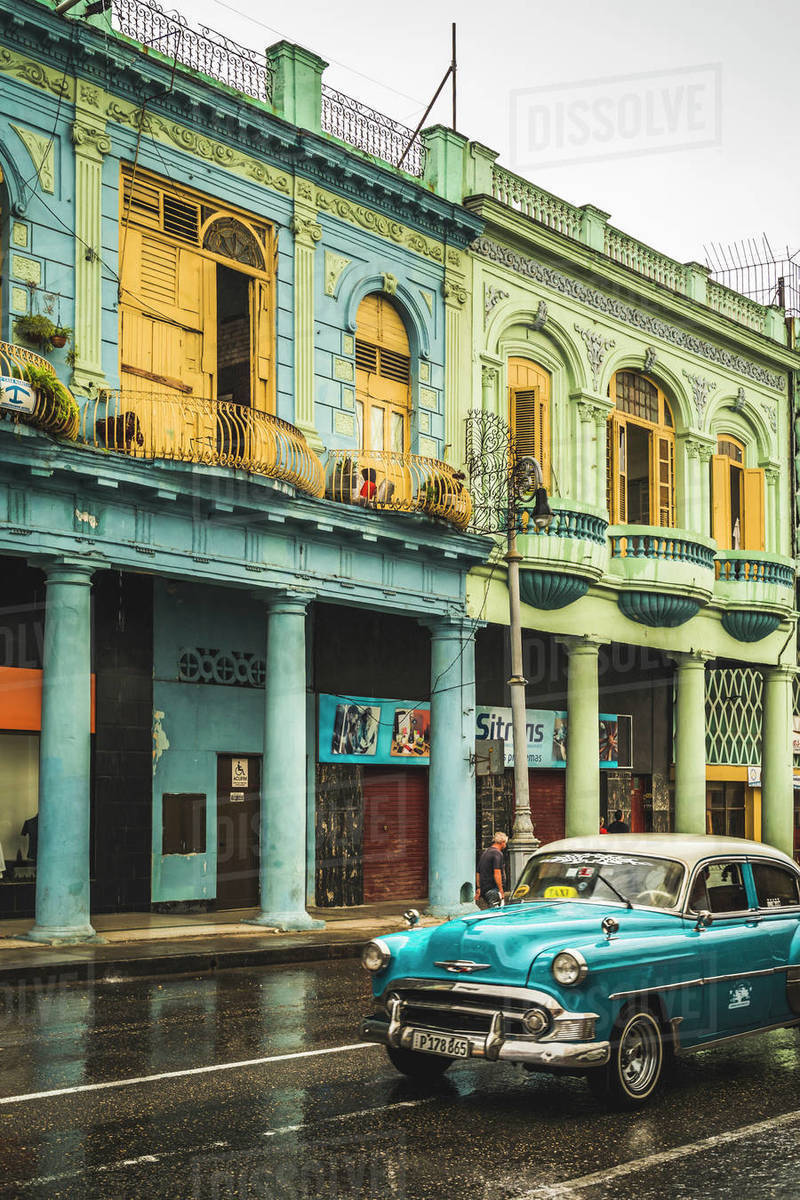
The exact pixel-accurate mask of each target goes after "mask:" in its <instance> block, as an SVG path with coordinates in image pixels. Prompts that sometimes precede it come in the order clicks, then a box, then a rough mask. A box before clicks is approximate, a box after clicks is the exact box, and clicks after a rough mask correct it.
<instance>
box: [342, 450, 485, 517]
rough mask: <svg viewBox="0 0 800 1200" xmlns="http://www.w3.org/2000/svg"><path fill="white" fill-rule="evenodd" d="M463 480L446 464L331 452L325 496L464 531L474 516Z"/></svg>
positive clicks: (380, 453) (377, 453)
mask: <svg viewBox="0 0 800 1200" xmlns="http://www.w3.org/2000/svg"><path fill="white" fill-rule="evenodd" d="M463 480H464V476H463V475H462V474H461V472H460V471H456V470H455V469H454V468H453V467H450V466H448V465H447V463H443V462H440V461H439V460H438V459H436V458H423V457H422V456H421V455H418V454H404V453H400V452H398V451H393V450H330V451H329V452H328V463H327V467H326V471H325V495H326V496H327V497H328V499H329V500H337V501H338V502H339V503H340V504H357V505H359V506H360V507H361V508H367V509H374V510H377V511H379V512H402V513H412V512H418V513H427V514H428V515H429V516H431V517H440V518H441V519H442V520H444V521H451V522H452V524H453V525H456V526H458V528H459V529H463V528H464V527H465V526H466V525H468V524H469V518H470V513H471V511H472V501H471V499H470V494H469V492H468V491H467V489H466V488H465V487H464V482H463Z"/></svg>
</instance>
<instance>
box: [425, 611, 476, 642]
mask: <svg viewBox="0 0 800 1200" xmlns="http://www.w3.org/2000/svg"><path fill="white" fill-rule="evenodd" d="M419 623H420V625H423V626H424V627H425V628H427V629H429V630H430V635H431V638H453V637H457V638H459V639H460V640H462V641H469V640H471V639H472V638H474V637H475V634H476V632H477V631H478V629H482V628H483V627H484V625H485V624H486V622H485V621H475V620H473V619H472V618H471V617H468V616H466V614H464V613H458V612H454V613H442V615H441V616H426V617H420V618H419Z"/></svg>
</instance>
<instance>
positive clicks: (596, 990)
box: [362, 834, 800, 1106]
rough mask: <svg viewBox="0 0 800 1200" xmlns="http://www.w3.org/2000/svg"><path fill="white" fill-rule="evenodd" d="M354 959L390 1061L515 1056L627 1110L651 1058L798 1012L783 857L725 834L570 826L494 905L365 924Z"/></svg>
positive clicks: (799, 928) (797, 887)
mask: <svg viewBox="0 0 800 1200" xmlns="http://www.w3.org/2000/svg"><path fill="white" fill-rule="evenodd" d="M362 962H363V964H364V967H365V968H366V969H367V970H368V971H370V972H371V973H372V978H373V992H374V996H375V1000H376V1002H377V1010H378V1011H377V1012H375V1013H374V1014H373V1015H371V1016H369V1017H367V1018H366V1019H365V1020H364V1022H363V1025H362V1036H363V1038H364V1039H365V1040H367V1041H374V1042H379V1043H382V1044H383V1045H385V1046H386V1049H387V1052H388V1055H389V1058H390V1059H391V1061H392V1063H393V1064H394V1065H395V1067H396V1068H397V1069H398V1070H399V1071H401V1072H403V1073H404V1074H406V1075H411V1076H421V1077H425V1076H434V1075H437V1074H439V1073H441V1072H442V1071H445V1070H446V1069H447V1068H448V1066H450V1064H451V1063H452V1062H453V1061H454V1060H456V1059H459V1058H478V1059H487V1060H488V1061H490V1062H497V1061H500V1062H512V1063H522V1064H523V1065H524V1066H525V1067H527V1068H529V1069H530V1070H531V1071H550V1072H558V1071H560V1072H567V1073H571V1074H576V1073H579V1074H585V1076H586V1079H587V1081H588V1083H589V1086H590V1087H591V1088H592V1090H593V1091H594V1092H595V1093H596V1094H598V1095H601V1096H603V1097H604V1098H607V1099H609V1100H612V1101H616V1102H618V1103H621V1104H623V1105H627V1106H636V1105H639V1104H642V1103H643V1102H644V1101H646V1100H647V1099H648V1097H650V1096H651V1095H652V1094H653V1092H654V1090H655V1089H656V1086H657V1085H658V1083H659V1080H660V1078H661V1075H662V1069H663V1066H664V1061H665V1058H666V1057H667V1056H668V1055H671V1054H676V1053H680V1052H687V1051H692V1050H699V1049H701V1048H702V1047H705V1046H709V1045H712V1044H713V1043H715V1042H719V1041H723V1040H724V1041H727V1040H729V1039H731V1038H734V1037H739V1036H742V1035H744V1034H749V1033H756V1032H762V1031H764V1030H768V1029H775V1028H778V1027H782V1026H787V1025H796V1024H798V1023H800V871H799V870H798V868H797V866H796V865H795V863H794V862H793V861H792V859H791V858H789V857H787V856H786V855H785V854H781V853H780V852H779V851H777V850H774V849H773V848H772V847H770V846H764V845H762V844H760V843H759V842H751V841H745V840H743V839H740V838H712V837H702V836H696V837H689V836H682V835H678V834H674V835H673V834H642V835H636V834H607V835H604V836H602V837H588V838H570V839H567V840H566V841H561V842H553V843H550V844H549V845H548V846H545V847H543V848H542V850H541V851H539V852H538V853H537V854H535V855H534V856H533V857H532V858H531V859H530V860H529V861H528V863H527V865H526V867H525V869H524V870H523V872H522V875H521V876H520V879H519V882H518V883H517V886H516V887H515V889H514V892H513V894H512V897H511V900H510V902H509V904H508V905H507V906H506V907H505V908H500V909H490V910H488V911H485V912H477V911H476V912H475V914H474V915H472V914H470V915H468V916H463V917H459V918H458V919H457V920H452V921H448V922H447V923H446V924H444V925H439V926H436V927H429V928H411V929H409V930H408V931H405V932H402V933H393V934H390V935H388V936H387V937H383V938H377V939H376V940H375V941H372V942H370V943H369V944H368V945H367V946H366V947H365V949H364V953H363V956H362Z"/></svg>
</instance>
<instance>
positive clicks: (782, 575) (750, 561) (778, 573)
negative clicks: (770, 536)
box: [714, 553, 794, 588]
mask: <svg viewBox="0 0 800 1200" xmlns="http://www.w3.org/2000/svg"><path fill="white" fill-rule="evenodd" d="M714 570H715V573H716V577H717V579H722V580H724V581H725V582H726V583H765V584H769V583H772V584H777V585H778V586H779V587H785V588H790V587H793V586H794V569H793V568H792V567H790V566H787V565H786V563H780V562H772V561H770V559H765V558H759V557H756V556H753V557H752V558H751V557H748V556H747V554H746V553H742V556H741V557H740V556H739V555H738V554H737V555H736V556H735V557H734V556H733V555H731V556H730V557H729V556H728V555H727V554H724V553H723V554H718V555H717V557H716V559H715V560H714Z"/></svg>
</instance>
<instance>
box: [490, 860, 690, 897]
mask: <svg viewBox="0 0 800 1200" xmlns="http://www.w3.org/2000/svg"><path fill="white" fill-rule="evenodd" d="M684 877H685V870H684V867H683V865H682V864H681V863H678V862H674V861H673V860H671V859H663V858H650V857H649V856H647V855H642V854H623V853H614V852H609V853H601V852H599V851H580V850H574V851H573V850H570V851H566V850H564V851H552V852H550V853H547V852H545V853H544V854H538V855H536V856H535V857H534V858H532V859H530V860H529V862H528V864H527V866H526V867H525V869H524V871H523V872H522V875H521V876H520V879H519V882H518V883H517V886H516V887H515V888H514V891H513V893H512V896H511V899H512V902H513V903H526V904H527V903H531V902H533V901H535V900H548V901H552V900H603V901H606V900H610V901H619V900H620V897H621V896H624V897H625V899H626V900H630V902H631V903H632V904H641V905H644V906H646V907H648V908H674V907H675V905H676V904H677V902H678V896H679V894H680V890H681V886H682V884H683V880H684Z"/></svg>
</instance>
